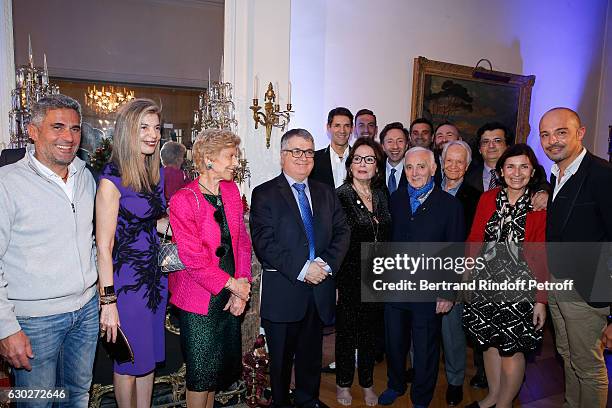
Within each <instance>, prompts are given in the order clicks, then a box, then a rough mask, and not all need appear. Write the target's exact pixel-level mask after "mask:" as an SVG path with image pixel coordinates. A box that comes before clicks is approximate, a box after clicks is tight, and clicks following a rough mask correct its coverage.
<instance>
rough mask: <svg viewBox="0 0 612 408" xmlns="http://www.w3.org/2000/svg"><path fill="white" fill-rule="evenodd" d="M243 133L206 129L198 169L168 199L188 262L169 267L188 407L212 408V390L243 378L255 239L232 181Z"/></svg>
mask: <svg viewBox="0 0 612 408" xmlns="http://www.w3.org/2000/svg"><path fill="white" fill-rule="evenodd" d="M239 144H240V138H238V136H236V135H235V134H233V133H232V132H230V131H227V130H219V129H207V130H204V131H202V132H201V133H200V134H199V135H198V137H197V138H196V140H195V142H194V144H193V158H194V164H195V166H196V168H197V169H198V171H199V173H200V176H199V177H198V179H197V180H194V181H193V182H191V183H189V184H188V185H187V186H185V188H183V189H180V190H178V191H177V192H176V193H175V194H174V196H172V199H171V200H170V224H171V225H172V232H173V237H174V239H175V240H176V244H177V246H178V251H179V256H180V257H181V260H182V261H183V263H184V264H185V269H184V270H182V271H177V272H173V273H172V274H170V282H169V285H170V294H171V297H170V303H172V304H173V305H175V306H176V307H177V308H178V310H179V322H180V328H181V348H182V350H183V355H184V357H185V364H186V366H187V374H186V377H185V380H186V383H187V406H188V407H208V408H213V405H214V399H215V391H219V390H226V389H227V388H228V387H229V386H230V385H231V384H232V383H233V382H235V381H236V380H238V379H239V378H240V372H241V369H242V350H241V335H240V315H241V314H242V313H243V312H244V308H245V306H246V302H247V300H248V297H249V291H250V287H251V285H250V283H249V282H250V280H251V241H250V239H249V235H248V233H247V231H246V227H245V224H244V209H243V206H242V200H241V198H240V192H239V191H238V187H237V186H236V183H234V182H233V177H234V174H233V171H234V169H235V168H236V165H237V157H238V156H237V154H238V145H239Z"/></svg>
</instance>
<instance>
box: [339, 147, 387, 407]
mask: <svg viewBox="0 0 612 408" xmlns="http://www.w3.org/2000/svg"><path fill="white" fill-rule="evenodd" d="M382 160H384V158H383V152H382V150H381V148H380V146H379V145H378V144H377V143H376V142H374V141H373V140H372V139H369V138H360V139H358V140H357V142H355V145H354V146H353V148H352V150H351V153H350V154H349V157H348V159H347V160H346V167H347V176H346V181H345V183H344V184H343V185H342V186H340V187H338V189H337V190H336V192H337V194H338V197H339V199H340V203H341V204H342V208H343V209H344V212H345V213H346V219H347V222H348V224H349V226H350V228H351V242H350V246H349V250H348V252H347V254H346V257H345V258H344V262H343V263H342V266H341V267H340V271H339V273H338V276H337V278H336V284H337V289H338V302H337V307H336V385H337V390H336V398H337V400H338V402H339V403H340V404H342V405H350V404H351V402H352V395H351V393H350V387H351V385H352V383H353V376H354V373H355V350H357V371H358V376H359V385H361V387H362V388H363V392H364V399H365V403H366V405H368V406H374V405H376V404H377V401H378V397H377V395H376V393H375V392H374V389H373V387H372V384H373V378H372V376H373V371H374V358H375V337H376V333H377V332H378V331H380V330H381V328H379V327H378V326H381V325H382V324H383V308H382V306H381V305H380V304H377V303H362V302H361V287H360V285H361V264H360V262H361V244H362V243H363V242H383V241H388V240H389V237H390V233H391V215H390V213H389V208H388V202H387V195H386V193H385V191H384V189H383V187H381V186H382V183H381V179H384V174H382V175H380V174H379V173H378V168H377V167H378V163H380V162H381V161H382Z"/></svg>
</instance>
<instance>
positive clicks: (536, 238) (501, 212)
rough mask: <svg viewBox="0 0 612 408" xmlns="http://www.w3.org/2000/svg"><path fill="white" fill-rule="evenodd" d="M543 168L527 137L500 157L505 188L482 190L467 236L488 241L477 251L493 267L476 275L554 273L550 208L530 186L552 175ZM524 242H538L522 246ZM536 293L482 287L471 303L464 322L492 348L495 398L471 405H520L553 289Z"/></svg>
mask: <svg viewBox="0 0 612 408" xmlns="http://www.w3.org/2000/svg"><path fill="white" fill-rule="evenodd" d="M539 169H541V167H540V166H539V165H538V161H537V158H536V156H535V154H534V152H533V150H532V149H531V148H530V147H529V146H527V145H526V144H523V143H521V144H516V145H514V146H511V147H509V148H508V149H507V150H506V151H505V152H504V153H503V154H502V156H501V157H500V158H499V160H498V161H497V166H496V171H497V173H498V174H499V175H501V178H500V182H501V185H502V188H495V189H492V190H489V191H488V192H486V193H484V194H483V195H482V196H481V198H480V201H479V202H478V208H477V209H476V215H475V217H474V223H473V224H472V230H471V232H470V235H469V237H468V239H467V241H468V242H475V243H478V242H480V243H483V244H477V245H472V249H473V250H472V251H471V252H472V253H473V254H478V252H477V251H480V256H482V257H484V259H485V267H484V268H483V269H482V270H480V271H476V270H475V271H473V275H474V279H475V280H477V281H478V280H486V281H489V282H496V283H501V282H515V281H516V280H517V279H525V280H529V279H534V278H535V279H537V280H538V281H543V280H546V274H547V267H546V256H545V253H546V252H545V249H544V244H543V242H544V241H545V231H546V211H533V207H532V205H531V199H530V197H531V194H530V190H533V188H534V186H537V185H539V184H540V181H541V180H542V177H544V175H543V174H541V170H539ZM522 242H530V244H529V245H528V246H524V247H523V248H520V243H522ZM517 244H518V245H517ZM479 248H482V250H481V249H479ZM517 254H518V256H517ZM477 285H478V283H477ZM533 295H534V293H527V291H517V292H511V291H494V290H491V291H486V292H478V291H476V292H474V293H473V294H472V297H471V299H470V301H469V302H466V303H465V305H464V312H463V326H464V329H465V331H466V333H467V335H468V336H469V337H471V339H472V341H473V342H474V344H475V345H477V347H479V348H481V349H483V350H485V351H484V363H485V372H486V374H487V379H488V382H489V394H488V395H487V397H486V398H485V399H484V400H482V401H480V402H473V403H472V404H470V405H469V406H468V407H470V408H478V407H482V408H485V407H491V406H497V407H503V408H506V407H511V406H512V401H513V400H514V398H515V396H516V394H517V393H518V391H519V389H520V387H521V384H522V383H523V377H524V374H525V353H528V352H530V351H533V350H534V349H535V348H536V347H537V346H538V344H539V343H540V342H541V341H542V326H543V325H544V320H545V318H546V306H545V303H546V293H545V292H543V291H538V292H537V293H536V294H535V299H534V298H533ZM534 300H535V301H534Z"/></svg>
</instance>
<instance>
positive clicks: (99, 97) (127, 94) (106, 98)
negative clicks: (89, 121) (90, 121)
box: [85, 85, 135, 115]
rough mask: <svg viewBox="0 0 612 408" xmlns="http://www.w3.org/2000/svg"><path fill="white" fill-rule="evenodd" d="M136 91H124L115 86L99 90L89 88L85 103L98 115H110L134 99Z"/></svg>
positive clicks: (103, 87)
mask: <svg viewBox="0 0 612 408" xmlns="http://www.w3.org/2000/svg"><path fill="white" fill-rule="evenodd" d="M134 98H135V97H134V91H128V90H126V89H125V88H123V90H121V89H119V88H117V89H115V87H114V86H102V89H97V88H96V86H95V85H94V87H93V89H92V88H89V87H87V93H86V94H85V103H86V104H87V106H89V107H90V108H91V109H92V110H94V111H95V112H96V113H98V114H103V115H108V114H109V113H113V112H115V111H116V110H117V109H118V108H119V106H121V105H123V104H124V103H126V102H129V101H131V100H132V99H134Z"/></svg>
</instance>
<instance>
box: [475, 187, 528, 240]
mask: <svg viewBox="0 0 612 408" xmlns="http://www.w3.org/2000/svg"><path fill="white" fill-rule="evenodd" d="M530 211H533V207H532V206H531V197H530V194H529V189H528V188H526V189H525V193H524V194H523V195H522V196H521V197H519V199H518V200H517V201H516V203H515V204H514V205H510V201H508V193H507V192H506V189H505V188H503V189H501V190H500V192H499V193H497V197H496V199H495V213H494V214H493V215H492V216H491V218H490V219H489V221H488V222H487V225H486V227H485V239H484V240H485V242H504V241H508V242H523V241H524V240H525V222H526V220H527V213H529V212H530Z"/></svg>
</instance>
